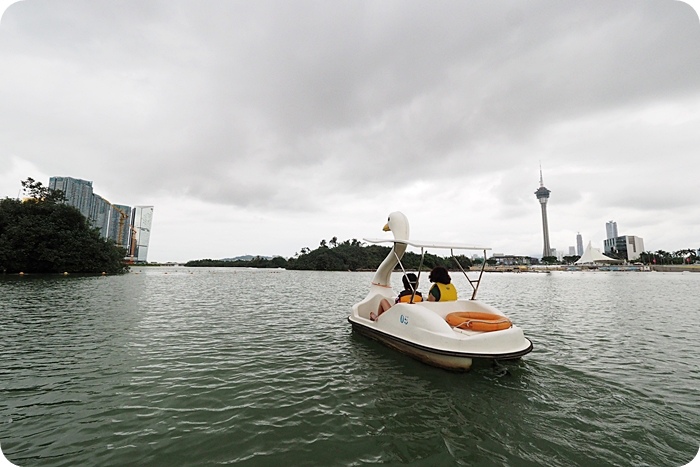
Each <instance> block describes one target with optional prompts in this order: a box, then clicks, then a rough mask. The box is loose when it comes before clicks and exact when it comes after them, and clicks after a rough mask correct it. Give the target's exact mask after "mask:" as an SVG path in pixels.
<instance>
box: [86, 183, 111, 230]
mask: <svg viewBox="0 0 700 467" xmlns="http://www.w3.org/2000/svg"><path fill="white" fill-rule="evenodd" d="M110 206H111V204H110V202H109V201H107V200H106V199H104V198H103V197H102V196H100V195H96V194H93V203H92V210H91V211H90V216H89V217H88V218H89V219H91V220H92V222H93V226H94V227H97V228H98V229H100V235H101V236H102V237H103V238H106V237H107V232H108V229H109V210H110Z"/></svg>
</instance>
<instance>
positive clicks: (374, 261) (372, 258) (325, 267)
mask: <svg viewBox="0 0 700 467" xmlns="http://www.w3.org/2000/svg"><path fill="white" fill-rule="evenodd" d="M390 251H391V248H390V247H386V246H379V245H369V246H364V245H363V244H362V242H359V241H357V240H356V239H352V240H346V241H344V242H342V243H338V239H337V237H333V238H332V239H331V241H330V242H326V241H323V240H322V241H321V243H320V244H319V247H318V248H317V249H315V250H311V249H309V248H307V247H304V248H302V249H301V254H300V255H297V256H296V257H295V258H289V259H284V258H282V257H275V258H272V259H266V258H261V257H256V258H253V259H252V260H250V261H243V260H238V261H223V260H212V259H200V260H195V261H188V262H187V263H185V266H192V267H249V268H286V269H295V270H306V271H372V270H375V269H377V267H379V265H380V264H381V262H382V261H383V260H384V258H386V256H387V255H388V254H389V252H390ZM457 259H458V260H459V262H460V264H461V265H462V267H464V268H465V269H468V268H469V267H470V266H471V265H472V262H471V260H470V259H469V258H467V257H465V256H463V255H462V256H458V257H457ZM401 262H402V263H403V265H404V267H405V268H406V269H408V270H417V269H418V266H419V264H420V255H419V254H416V253H413V252H407V253H406V254H405V255H404V257H403V258H402V260H401ZM435 266H444V267H446V268H448V269H457V265H456V264H455V263H454V260H452V259H451V258H443V257H440V256H436V255H433V254H429V253H428V254H426V255H425V258H424V259H423V269H424V270H425V269H432V268H434V267H435ZM396 268H397V269H400V267H399V266H397V267H396Z"/></svg>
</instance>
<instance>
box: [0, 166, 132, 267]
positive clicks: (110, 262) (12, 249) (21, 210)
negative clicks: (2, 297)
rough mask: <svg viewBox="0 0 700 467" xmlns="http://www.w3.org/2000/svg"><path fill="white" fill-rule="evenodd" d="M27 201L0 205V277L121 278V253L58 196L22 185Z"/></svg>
mask: <svg viewBox="0 0 700 467" xmlns="http://www.w3.org/2000/svg"><path fill="white" fill-rule="evenodd" d="M22 186H25V189H28V191H29V195H30V199H29V200H27V201H25V202H21V201H19V200H15V199H11V198H5V199H3V200H0V271H2V272H8V273H17V272H26V273H62V272H71V273H101V272H107V273H122V272H126V270H128V267H127V266H126V265H125V264H124V261H123V258H124V255H125V253H126V252H125V251H124V249H123V248H118V247H116V246H115V245H114V244H113V243H112V242H110V241H108V240H106V239H104V238H102V237H100V234H99V232H98V231H97V230H96V229H92V228H91V227H90V226H89V224H88V221H87V219H85V217H83V215H82V214H80V211H78V210H77V209H76V208H74V207H72V206H68V205H66V204H61V203H60V202H61V201H63V200H64V199H65V198H63V194H62V192H60V191H56V190H50V189H47V188H43V187H41V183H38V182H34V181H33V180H32V179H31V178H29V179H27V181H26V182H22Z"/></svg>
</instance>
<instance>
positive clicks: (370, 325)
mask: <svg viewBox="0 0 700 467" xmlns="http://www.w3.org/2000/svg"><path fill="white" fill-rule="evenodd" d="M384 230H385V231H392V233H393V234H394V239H375V238H363V240H364V241H366V242H369V243H375V244H380V243H390V244H393V247H392V249H391V251H390V252H389V255H388V256H387V257H386V258H385V259H384V261H383V262H382V263H381V264H380V266H379V268H378V269H377V271H376V273H375V275H374V279H373V280H372V283H371V285H370V290H369V293H368V294H367V296H366V297H365V298H364V299H363V300H362V301H361V302H359V303H356V304H355V305H353V307H352V314H351V315H350V316H349V317H348V321H349V322H350V324H351V325H352V329H353V331H355V332H358V333H359V334H362V335H364V336H366V337H369V338H371V339H375V340H377V341H379V342H381V343H383V344H385V345H386V346H388V347H390V348H393V349H395V350H398V351H400V352H402V353H404V354H407V355H409V356H411V357H413V358H415V359H417V360H420V361H422V362H424V363H427V364H429V365H433V366H436V367H439V368H444V369H447V370H454V371H467V370H469V369H470V368H471V366H472V362H473V360H474V359H485V360H499V361H500V360H515V359H519V358H520V357H522V356H523V355H526V354H528V353H530V352H531V351H532V342H530V340H529V339H528V338H526V337H525V335H524V333H523V330H522V329H520V328H519V327H518V326H516V325H515V324H512V323H511V322H510V320H508V319H507V317H506V316H505V315H504V314H503V313H502V312H501V311H500V310H498V309H496V308H495V307H493V306H490V305H487V304H486V303H483V302H480V301H478V300H476V293H477V291H478V289H479V284H480V283H481V279H482V276H483V273H484V266H485V261H484V263H482V266H481V270H480V271H478V277H476V278H472V277H470V276H469V275H468V274H467V272H466V271H465V270H464V268H462V266H461V264H460V263H459V261H458V260H457V258H456V257H455V254H454V251H455V250H478V251H482V252H483V255H484V256H483V257H484V259H485V258H486V251H487V250H490V248H486V247H474V246H469V245H463V244H456V243H439V242H422V241H413V240H409V239H408V234H409V229H408V219H407V218H406V216H405V215H403V214H402V213H400V212H394V213H391V214H390V216H389V222H388V223H387V225H385V226H384ZM408 246H412V247H416V248H420V250H421V261H420V264H421V267H422V265H423V258H424V257H425V253H426V252H427V249H428V248H430V249H431V250H432V249H441V250H445V249H446V250H450V254H451V255H452V258H453V259H454V261H455V262H456V263H457V265H458V267H459V269H460V270H461V272H462V273H463V274H464V276H465V277H466V278H467V281H468V283H469V285H471V288H472V293H471V298H469V299H458V300H456V301H445V302H430V301H422V302H418V303H397V304H395V305H393V306H392V307H391V308H389V309H388V310H387V311H385V312H384V313H382V314H381V315H380V316H379V317H378V318H377V319H376V320H375V321H372V320H371V319H370V313H372V312H375V313H376V312H377V309H378V307H379V303H380V302H381V300H382V299H384V298H386V299H387V300H389V302H390V303H393V302H394V300H395V298H396V294H395V293H394V291H393V289H392V287H391V273H392V271H393V270H394V268H395V267H396V266H397V265H400V267H401V270H402V271H403V273H404V274H406V270H405V268H404V267H403V264H401V258H402V257H403V254H404V253H405V251H406V248H407V247H408ZM421 267H419V269H418V278H419V280H420V273H421ZM426 298H427V297H426ZM453 313H469V314H468V315H464V316H467V317H468V316H474V317H476V318H481V319H476V320H474V321H475V322H478V323H489V324H494V326H489V325H485V326H481V328H483V329H497V330H486V331H481V330H475V329H474V328H477V329H478V328H480V326H473V327H472V326H471V320H470V319H469V318H463V317H459V315H454V314H453ZM448 315H451V316H449V317H448ZM455 316H457V317H458V318H459V319H457V320H455V319H454V318H455ZM484 318H492V319H484ZM448 320H449V321H450V322H452V323H460V324H457V325H456V326H452V325H450V324H449V323H448ZM504 321H507V322H508V323H509V324H510V326H508V327H507V328H506V329H501V328H503V327H504V326H502V324H501V323H503V322H504ZM465 323H466V324H467V325H466V326H465V325H464V324H465Z"/></svg>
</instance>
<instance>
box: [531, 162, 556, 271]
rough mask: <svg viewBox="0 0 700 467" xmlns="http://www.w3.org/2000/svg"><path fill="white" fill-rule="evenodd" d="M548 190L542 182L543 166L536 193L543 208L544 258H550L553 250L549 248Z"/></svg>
mask: <svg viewBox="0 0 700 467" xmlns="http://www.w3.org/2000/svg"><path fill="white" fill-rule="evenodd" d="M549 193H551V192H550V191H549V190H548V189H546V188H545V187H544V183H543V182H542V166H540V187H539V188H538V189H537V191H536V192H535V196H537V199H538V200H540V208H542V236H543V237H544V248H543V249H542V257H545V256H550V255H551V253H552V249H551V247H550V246H549V226H548V224H547V200H548V199H549Z"/></svg>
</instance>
